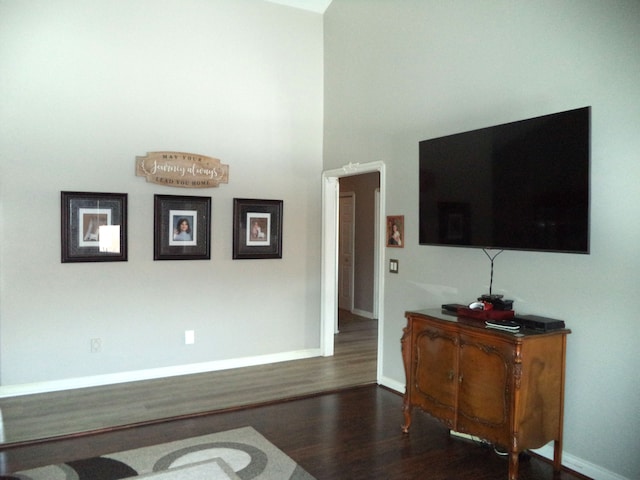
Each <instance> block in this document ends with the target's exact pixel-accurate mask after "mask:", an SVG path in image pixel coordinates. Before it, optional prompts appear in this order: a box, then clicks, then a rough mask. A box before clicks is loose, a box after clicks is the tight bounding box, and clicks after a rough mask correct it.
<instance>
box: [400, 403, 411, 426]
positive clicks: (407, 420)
mask: <svg viewBox="0 0 640 480" xmlns="http://www.w3.org/2000/svg"><path fill="white" fill-rule="evenodd" d="M402 413H403V414H404V425H402V431H403V432H404V433H409V427H410V426H411V405H408V404H406V403H405V404H403V405H402Z"/></svg>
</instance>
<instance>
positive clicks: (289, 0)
mask: <svg viewBox="0 0 640 480" xmlns="http://www.w3.org/2000/svg"><path fill="white" fill-rule="evenodd" d="M266 1H268V2H271V3H279V4H281V5H288V6H289V7H294V8H300V9H302V10H309V11H311V12H317V13H324V12H325V10H326V9H327V7H328V6H329V4H331V1H332V0H266Z"/></svg>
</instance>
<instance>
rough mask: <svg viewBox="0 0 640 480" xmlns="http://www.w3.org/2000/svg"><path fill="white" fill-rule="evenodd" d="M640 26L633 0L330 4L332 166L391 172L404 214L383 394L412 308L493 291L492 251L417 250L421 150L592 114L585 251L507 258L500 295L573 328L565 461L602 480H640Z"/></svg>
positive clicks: (394, 374) (499, 267)
mask: <svg viewBox="0 0 640 480" xmlns="http://www.w3.org/2000/svg"><path fill="white" fill-rule="evenodd" d="M638 19H640V3H638V2H637V1H635V0H627V1H623V0H616V1H609V2H603V1H600V0H580V1H568V0H567V1H558V0H545V1H537V2H513V1H509V0H492V1H477V0H460V1H457V2H442V1H439V0H431V1H428V0H406V1H402V2H392V1H381V0H380V1H374V2H371V1H369V0H334V1H333V2H332V5H331V6H330V7H329V8H328V9H327V12H326V14H325V25H324V28H325V87H326V89H325V137H324V139H325V141H324V165H325V168H326V169H330V168H337V167H339V166H341V165H344V164H346V163H348V162H354V163H355V162H369V161H376V160H381V161H384V162H385V163H386V164H387V197H386V198H387V204H386V211H388V212H393V213H394V214H404V215H405V238H406V248H404V249H402V250H397V249H396V250H394V251H393V252H392V253H393V257H394V258H398V259H399V261H400V273H399V274H397V275H390V274H386V275H387V278H386V281H385V299H384V305H385V308H384V325H385V330H384V364H383V366H382V368H383V376H384V377H385V378H386V379H387V380H388V381H389V382H395V383H396V384H400V385H403V384H404V372H403V367H402V362H401V357H400V343H399V339H400V337H401V335H402V327H403V326H404V324H405V319H404V312H405V310H408V309H417V308H426V307H437V306H439V305H440V304H442V303H445V302H459V303H464V302H470V301H472V300H473V299H474V298H476V297H477V296H478V295H479V294H481V293H485V292H487V291H488V284H489V271H490V270H489V267H490V264H489V260H488V259H487V258H486V256H485V255H484V253H483V252H482V251H480V250H474V249H464V248H463V249H460V248H438V247H421V246H418V178H417V172H418V142H419V141H420V140H425V139H428V138H433V137H438V136H441V135H446V134H450V133H457V132H461V131H465V130H471V129H474V128H480V127H485V126H490V125H495V124H499V123H504V122H509V121H513V120H520V119H524V118H529V117H534V116H537V115H543V114H547V113H552V112H557V111H563V110H568V109H571V108H576V107H582V106H586V105H591V106H592V107H593V109H592V124H593V125H592V128H593V132H592V215H591V222H592V226H591V254H590V255H568V254H557V253H534V252H514V251H508V252H504V253H502V254H501V255H500V256H499V257H498V258H497V259H496V262H495V277H494V283H493V287H494V292H495V293H502V294H504V295H505V296H506V297H507V298H512V299H514V300H515V307H516V309H517V310H518V311H520V312H522V313H534V314H539V315H544V316H549V317H554V318H561V319H565V320H566V322H567V325H568V326H569V327H570V328H571V329H572V330H573V333H572V334H571V336H570V337H569V342H568V358H567V382H566V403H565V406H566V414H565V437H564V438H565V445H564V449H565V453H566V457H567V458H573V459H574V460H575V459H577V463H579V462H582V464H583V465H589V469H588V471H589V473H591V474H593V472H598V471H599V472H603V473H601V475H602V476H601V477H600V478H605V477H606V478H614V477H615V475H620V476H622V477H626V478H640V458H639V457H638V456H637V455H635V452H638V451H640V436H639V435H638V432H639V431H640V416H639V415H638V413H637V404H638V399H639V398H640V383H639V382H638V380H637V378H638V375H637V371H638V368H640V353H639V349H638V348H637V343H638V340H639V339H640V336H639V335H638V331H639V330H638V327H639V324H638V316H637V306H636V304H637V295H638V287H639V286H640V268H639V267H640V254H639V253H638V244H639V240H640V222H638V220H637V219H638V217H639V216H640V211H639V210H640V208H639V207H640V189H639V188H638V185H637V183H638V178H640V162H638V152H639V151H640V135H639V134H638V132H639V131H640V89H639V88H638V85H639V84H638V79H639V78H640V56H639V55H638V52H639V51H640V43H639V40H638V39H640V22H638ZM412 239H413V241H412ZM388 253H389V255H390V254H391V252H388ZM577 463H576V462H574V464H573V466H574V467H575V468H579V465H577ZM607 475H608V476H607ZM622 477H616V478H622Z"/></svg>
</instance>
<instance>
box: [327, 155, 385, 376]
mask: <svg viewBox="0 0 640 480" xmlns="http://www.w3.org/2000/svg"><path fill="white" fill-rule="evenodd" d="M372 172H377V173H378V177H379V189H378V192H377V194H376V195H375V200H374V202H375V215H374V226H373V240H374V243H375V248H374V258H373V278H374V280H375V281H374V288H373V298H372V304H371V308H372V311H371V312H372V314H373V315H375V317H377V319H378V335H377V337H378V340H377V342H378V346H377V350H378V355H377V380H378V383H380V378H381V370H382V368H381V365H382V340H383V338H382V331H383V325H384V318H383V317H384V315H383V312H384V309H383V298H384V278H383V276H382V275H381V273H382V272H383V271H384V270H383V268H382V266H383V262H384V249H383V248H382V246H383V245H384V235H385V232H384V225H385V222H384V205H385V201H384V193H385V165H384V163H382V162H371V163H366V164H349V165H345V166H344V167H342V168H339V169H335V170H328V171H325V172H324V173H323V175H322V265H321V313H320V315H321V342H320V348H321V352H322V355H323V356H332V355H333V354H334V335H335V333H337V332H338V293H339V290H338V288H339V279H338V272H339V268H338V266H339V264H338V262H339V242H340V237H339V226H340V216H339V215H340V212H339V211H340V208H339V206H340V181H339V179H341V178H344V177H350V176H355V175H361V174H366V173H372Z"/></svg>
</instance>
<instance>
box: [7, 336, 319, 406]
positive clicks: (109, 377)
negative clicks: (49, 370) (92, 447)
mask: <svg viewBox="0 0 640 480" xmlns="http://www.w3.org/2000/svg"><path fill="white" fill-rule="evenodd" d="M320 355H321V354H320V349H317V348H314V349H308V350H297V351H293V352H283V353H274V354H270V355H260V356H255V357H244V358H233V359H229V360H217V361H212V362H203V363H192V364H189V365H176V366H174V367H163V368H151V369H147V370H135V371H131V372H119V373H111V374H106V375H94V376H90V377H78V378H67V379H62V380H52V381H47V382H35V383H23V384H18V385H6V386H1V387H0V398H8V397H18V396H22V395H33V394H36V393H47V392H58V391H62V390H74V389H77V388H87V387H99V386H103V385H113V384H116V383H125V382H137V381H141V380H153V379H157V378H165V377H175V376H178V375H191V374H194V373H206V372H216V371H219V370H228V369H231V368H240V367H251V366H256V365H267V364H270V363H278V362H287V361H289V360H302V359H305V358H312V357H319V356H320Z"/></svg>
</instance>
